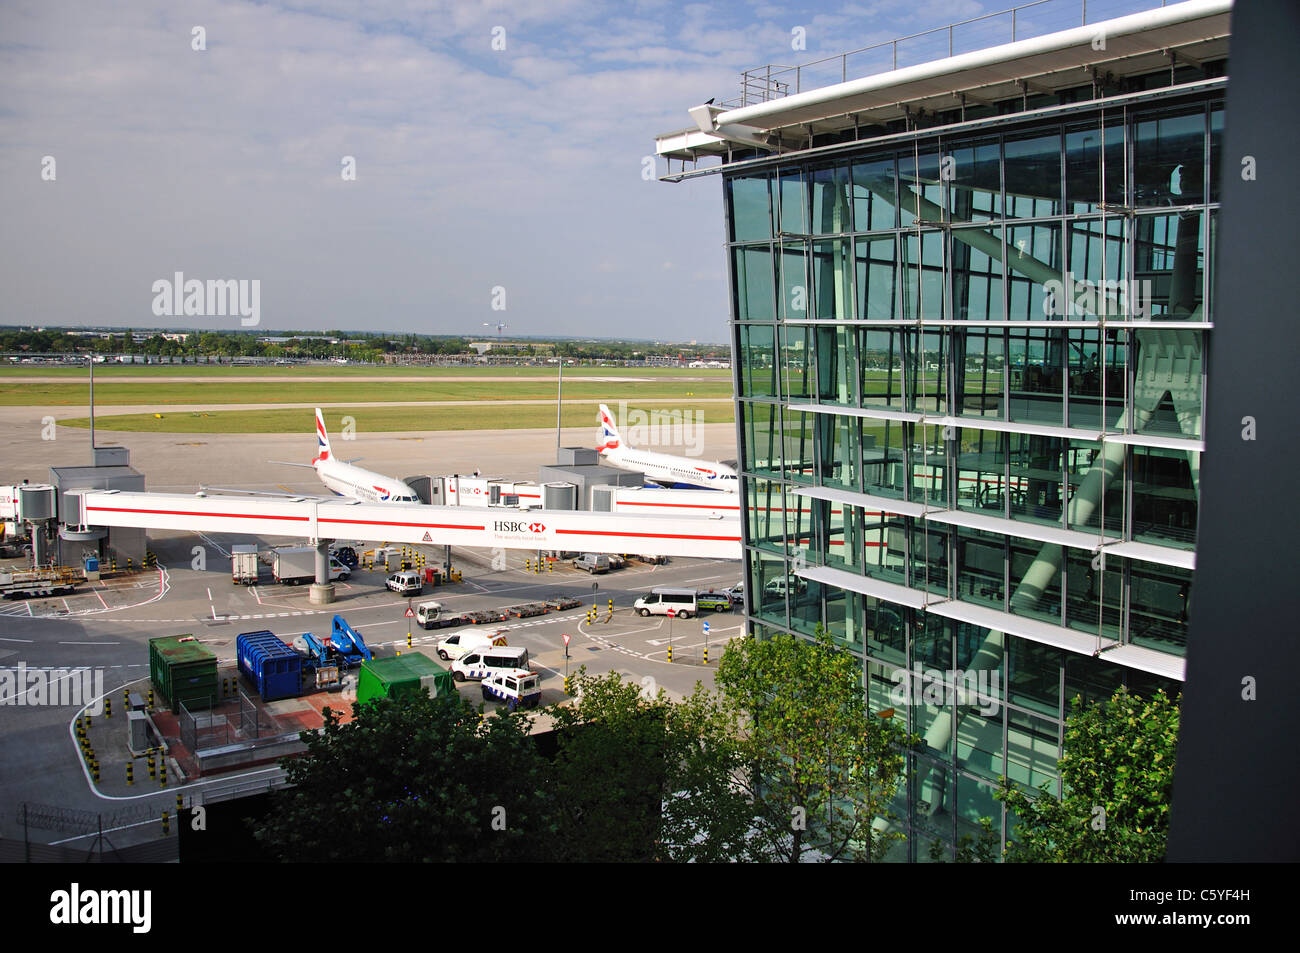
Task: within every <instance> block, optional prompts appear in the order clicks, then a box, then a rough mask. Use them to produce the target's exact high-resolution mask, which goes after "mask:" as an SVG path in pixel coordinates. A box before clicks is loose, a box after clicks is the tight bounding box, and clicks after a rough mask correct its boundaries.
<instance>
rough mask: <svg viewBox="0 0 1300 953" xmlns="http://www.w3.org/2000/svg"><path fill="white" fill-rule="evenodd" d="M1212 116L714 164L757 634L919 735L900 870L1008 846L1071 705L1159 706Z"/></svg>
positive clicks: (1092, 114) (1111, 111)
mask: <svg viewBox="0 0 1300 953" xmlns="http://www.w3.org/2000/svg"><path fill="white" fill-rule="evenodd" d="M1222 96H1223V90H1222V88H1221V87H1218V88H1215V89H1212V90H1208V91H1207V90H1204V89H1202V90H1199V91H1194V92H1187V93H1181V94H1179V93H1177V92H1173V91H1166V92H1164V93H1160V94H1156V93H1153V94H1152V95H1150V96H1148V97H1144V96H1132V95H1130V96H1126V97H1124V98H1123V99H1122V101H1118V102H1116V103H1115V104H1113V105H1108V104H1107V100H1105V99H1100V100H1094V101H1092V102H1090V103H1089V105H1088V106H1087V107H1080V108H1077V109H1069V110H1061V111H1060V112H1059V113H1057V114H1056V115H1054V116H1052V117H1050V118H1037V119H1034V118H1031V117H1028V116H1025V115H1023V114H1018V113H1017V112H1016V111H1007V113H1006V115H1005V116H1004V117H1003V118H1002V119H999V120H997V121H988V120H985V121H983V122H981V123H979V124H978V128H974V129H964V128H963V127H962V126H961V125H960V124H955V125H954V126H952V127H941V128H939V129H938V130H929V131H927V130H925V129H921V130H916V131H913V132H911V133H908V134H906V135H897V134H895V135H893V136H891V137H889V139H888V141H887V142H882V143H874V144H873V141H872V140H871V139H869V138H864V139H860V140H858V141H856V142H855V143H853V145H852V146H851V147H846V148H843V149H838V150H836V154H835V156H834V157H832V158H826V157H822V158H813V157H810V156H807V155H804V156H800V154H799V153H793V154H788V155H784V156H781V157H772V158H771V160H770V161H768V162H764V163H761V164H750V165H749V167H748V168H747V169H746V171H744V172H743V173H729V172H728V170H727V169H726V167H725V165H724V167H723V175H724V179H725V182H726V185H725V196H726V215H727V235H728V237H729V254H728V260H729V262H730V266H731V287H732V289H733V294H732V314H731V320H732V331H733V335H734V344H735V353H736V364H737V386H738V393H737V399H738V404H739V412H738V415H737V419H738V428H739V434H740V444H741V446H740V459H741V465H742V470H743V476H742V490H741V492H742V493H743V495H744V506H745V510H746V512H747V514H748V516H747V519H746V521H745V529H744V538H745V558H746V563H747V570H746V571H747V578H748V580H749V583H750V587H751V588H750V591H751V592H753V593H756V594H759V598H757V599H754V600H752V601H751V605H750V607H749V610H750V617H749V620H748V621H749V624H750V628H751V630H752V631H755V632H775V631H790V632H795V633H800V634H805V635H806V634H811V633H812V632H813V631H814V630H815V628H816V627H817V626H818V625H821V626H823V627H824V628H825V630H826V631H827V632H828V633H829V634H830V635H831V637H832V638H834V639H835V640H836V641H837V642H838V643H840V644H842V645H843V646H844V647H845V648H846V649H847V650H848V651H850V652H852V653H854V654H855V655H858V656H860V657H861V659H862V661H863V672H864V680H865V684H864V686H863V690H864V692H865V694H866V697H867V698H868V701H869V703H870V707H871V709H872V710H873V711H875V712H881V713H885V714H887V715H889V716H890V717H893V718H895V719H901V720H902V722H904V723H905V724H906V727H907V729H908V730H909V731H912V732H916V733H917V734H919V735H920V736H921V738H922V739H923V741H924V744H923V745H922V746H921V748H920V749H919V750H917V751H915V752H912V753H909V755H908V762H909V763H908V783H907V784H906V786H905V789H904V790H902V791H900V793H899V798H898V802H897V805H896V808H897V813H898V815H899V818H900V822H899V823H900V825H901V828H900V829H901V830H902V831H903V832H904V833H905V834H907V840H906V841H905V842H903V846H901V847H899V848H898V851H899V854H898V859H911V860H922V859H925V858H926V856H927V852H928V848H929V845H930V844H931V843H932V842H933V841H934V840H938V841H940V842H941V843H943V844H946V845H948V846H949V848H951V847H952V846H953V845H955V844H956V843H957V842H958V841H959V839H960V837H961V836H962V835H963V834H966V833H972V834H973V833H975V832H977V830H978V823H979V819H980V818H981V817H992V818H993V819H994V823H995V828H997V829H999V830H1000V831H1001V832H1002V833H1003V834H1004V835H1009V833H1010V826H1011V825H1013V824H1014V820H1015V819H1014V818H1008V817H1006V816H1005V813H1004V811H1003V810H1002V808H1001V806H1000V805H999V804H998V803H997V802H996V801H995V800H994V799H993V796H992V794H993V791H994V789H995V787H996V782H997V778H998V777H1000V776H1006V777H1008V778H1009V779H1010V780H1011V781H1012V782H1013V783H1015V784H1017V785H1021V786H1024V787H1026V788H1038V787H1039V786H1040V785H1042V784H1044V783H1047V784H1049V785H1054V786H1055V785H1059V781H1058V778H1057V773H1056V770H1057V769H1056V762H1057V759H1058V758H1059V757H1060V755H1061V739H1062V737H1063V731H1064V728H1063V726H1064V720H1065V717H1066V715H1067V714H1068V712H1069V710H1070V703H1071V699H1073V698H1074V697H1075V696H1076V695H1082V696H1083V697H1084V698H1085V699H1088V700H1091V699H1096V698H1102V697H1106V696H1108V695H1109V694H1110V693H1111V692H1113V691H1114V690H1116V689H1117V688H1119V687H1120V686H1121V685H1130V686H1133V687H1135V688H1140V689H1141V690H1142V691H1144V692H1149V691H1151V690H1152V689H1153V688H1154V687H1156V686H1163V687H1166V688H1168V689H1170V690H1171V691H1176V690H1177V689H1178V687H1179V683H1178V682H1177V680H1176V678H1175V677H1171V676H1172V675H1174V674H1175V673H1177V672H1179V671H1181V666H1180V664H1179V663H1180V661H1181V657H1182V655H1183V652H1184V647H1185V644H1186V631H1187V618H1188V612H1189V608H1190V601H1191V593H1192V588H1193V586H1192V583H1193V573H1192V569H1191V566H1192V559H1193V552H1194V548H1195V544H1196V531H1197V509H1198V498H1199V485H1198V481H1199V468H1200V454H1201V449H1202V443H1201V437H1202V431H1201V420H1202V413H1201V409H1202V406H1203V400H1204V394H1205V378H1204V373H1203V368H1202V354H1203V353H1204V351H1205V347H1206V345H1207V341H1208V337H1209V335H1210V333H1211V330H1210V329H1211V316H1212V314H1213V297H1212V293H1213V286H1212V284H1211V271H1212V268H1211V267H1210V266H1211V265H1212V263H1213V255H1214V238H1215V225H1216V218H1217V210H1218V206H1217V201H1218V196H1219V182H1218V171H1217V170H1218V167H1219V156H1218V152H1219V150H1220V148H1221V139H1222V128H1223V115H1222ZM1017 102H1018V101H1017ZM831 500H834V501H835V502H830V501H831ZM791 572H804V573H810V574H811V577H810V578H809V584H808V585H807V587H806V588H800V587H790V586H785V585H779V586H774V587H773V589H772V591H771V592H768V591H767V590H766V589H765V586H766V584H767V583H768V582H769V581H770V580H774V579H780V578H783V577H784V576H785V575H786V574H787V573H791ZM814 577H815V578H814ZM898 587H903V589H904V590H906V593H907V595H906V596H905V597H904V596H902V595H900V594H899V592H900V590H899V588H898ZM1111 652H1118V654H1117V655H1110V654H1109V653H1111ZM891 712H892V715H890V714H889V713H891ZM1058 793H1059V791H1058Z"/></svg>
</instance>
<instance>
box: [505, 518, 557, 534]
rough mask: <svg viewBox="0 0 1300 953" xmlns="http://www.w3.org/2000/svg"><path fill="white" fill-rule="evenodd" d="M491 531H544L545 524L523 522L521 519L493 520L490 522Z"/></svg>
mask: <svg viewBox="0 0 1300 953" xmlns="http://www.w3.org/2000/svg"><path fill="white" fill-rule="evenodd" d="M492 532H494V533H544V532H546V524H544V523H525V522H523V521H521V520H494V521H493V523H492Z"/></svg>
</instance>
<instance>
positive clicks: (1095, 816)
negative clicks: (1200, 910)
mask: <svg viewBox="0 0 1300 953" xmlns="http://www.w3.org/2000/svg"><path fill="white" fill-rule="evenodd" d="M1180 700H1181V696H1178V697H1176V698H1174V699H1170V698H1169V697H1168V696H1167V695H1165V693H1164V692H1157V693H1156V695H1155V697H1153V698H1152V699H1151V700H1149V701H1143V700H1142V699H1141V698H1140V697H1138V696H1137V695H1129V694H1128V693H1127V692H1125V691H1122V690H1121V691H1120V692H1118V693H1116V694H1115V695H1114V697H1112V698H1110V699H1109V700H1107V701H1104V702H1097V703H1094V704H1092V705H1087V706H1085V705H1084V704H1083V701H1082V699H1081V698H1078V697H1076V698H1075V699H1074V702H1073V704H1072V706H1071V707H1072V714H1071V715H1070V718H1069V721H1068V722H1067V723H1066V729H1065V745H1064V755H1063V757H1062V758H1061V760H1060V761H1059V762H1058V767H1059V769H1060V772H1061V782H1062V785H1063V787H1064V790H1065V796H1064V797H1063V798H1062V799H1061V800H1059V801H1058V800H1057V799H1056V798H1055V797H1053V796H1052V795H1051V794H1050V793H1049V788H1050V786H1049V785H1044V786H1043V788H1042V792H1041V793H1040V794H1039V795H1038V796H1037V797H1034V798H1030V797H1029V796H1028V795H1027V794H1026V793H1025V792H1024V791H1022V790H1020V789H1018V788H1012V787H1004V788H1003V790H1002V791H999V792H998V793H997V795H996V796H997V798H998V799H999V800H1000V801H1002V802H1004V803H1005V804H1006V805H1007V807H1008V808H1010V809H1011V810H1013V811H1014V812H1015V813H1016V814H1017V815H1019V818H1020V823H1019V824H1018V825H1017V830H1016V832H1017V835H1018V838H1019V841H1018V843H1013V844H1011V845H1009V847H1008V853H1007V859H1008V860H1016V861H1032V862H1046V861H1072V862H1105V863H1114V862H1124V861H1128V862H1133V861H1136V862H1148V863H1151V862H1158V861H1161V860H1163V859H1164V854H1165V842H1166V839H1167V837H1168V832H1169V802H1170V798H1171V795H1172V791H1173V780H1174V756H1175V754H1176V751H1177V745H1178V706H1179V702H1180ZM1003 783H1004V785H1005V784H1006V779H1005V778H1004V779H1003Z"/></svg>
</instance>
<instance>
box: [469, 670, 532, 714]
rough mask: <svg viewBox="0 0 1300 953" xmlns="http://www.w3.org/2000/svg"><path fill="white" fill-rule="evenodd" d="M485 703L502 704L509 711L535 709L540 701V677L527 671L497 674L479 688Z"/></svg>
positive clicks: (485, 680) (486, 679) (487, 679)
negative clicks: (496, 702)
mask: <svg viewBox="0 0 1300 953" xmlns="http://www.w3.org/2000/svg"><path fill="white" fill-rule="evenodd" d="M480 687H481V688H482V691H483V698H484V700H486V701H498V702H504V703H505V705H506V707H507V708H509V709H510V710H511V711H514V710H515V709H517V708H536V707H537V706H538V705H540V704H541V701H542V676H540V675H538V674H537V673H536V672H530V671H528V670H527V669H514V670H512V671H508V672H498V673H497V674H496V675H493V676H491V677H490V678H485V679H483V684H482V685H481V686H480Z"/></svg>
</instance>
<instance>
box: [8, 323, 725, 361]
mask: <svg viewBox="0 0 1300 953" xmlns="http://www.w3.org/2000/svg"><path fill="white" fill-rule="evenodd" d="M146 334H148V332H144V331H130V330H124V331H120V332H113V333H107V332H104V333H103V335H102V336H100V335H95V336H90V335H88V334H87V332H85V331H75V330H73V329H61V328H47V329H42V330H22V329H16V328H6V329H0V351H4V352H9V353H15V352H29V353H32V354H103V355H128V354H129V355H139V356H149V357H171V358H194V359H214V358H216V359H221V358H228V359H234V358H248V357H259V358H272V359H275V358H284V359H289V360H292V359H299V360H303V359H306V360H329V359H337V358H343V359H346V360H350V361H358V362H362V363H373V364H379V363H383V362H385V361H392V360H394V358H396V357H407V358H418V357H419V356H421V355H424V356H429V357H436V356H447V357H452V356H459V355H463V356H466V357H469V356H477V353H478V352H477V351H476V350H475V349H473V348H471V347H470V341H469V339H468V338H464V337H453V336H443V335H426V334H405V335H393V334H387V335H384V334H366V333H364V332H353V331H349V332H342V331H311V332H308V331H303V332H294V331H284V332H276V333H274V334H268V333H267V332H265V331H263V332H261V333H259V334H254V333H250V332H238V331H193V332H163V331H158V332H154V333H152V334H148V336H147V337H146V336H145V335H146ZM182 336H183V337H184V339H183V340H181V339H180V338H182ZM268 337H269V338H275V339H276V340H264V339H265V338H268ZM490 353H491V354H492V356H493V357H497V356H502V357H506V356H509V357H516V358H546V357H555V356H559V357H564V358H573V359H578V360H582V359H586V360H600V359H613V360H638V359H647V358H653V357H658V358H676V357H678V356H679V355H680V356H681V358H682V359H683V360H688V361H689V360H699V359H705V360H708V359H717V360H727V359H728V358H729V357H730V353H729V351H728V349H727V348H726V347H724V346H719V345H704V346H697V345H686V344H680V345H679V344H647V343H645V342H631V343H627V342H619V341H543V340H539V341H535V342H506V343H504V344H495V343H494V344H493V346H492V349H491V352H490ZM386 355H389V356H388V357H386Z"/></svg>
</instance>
